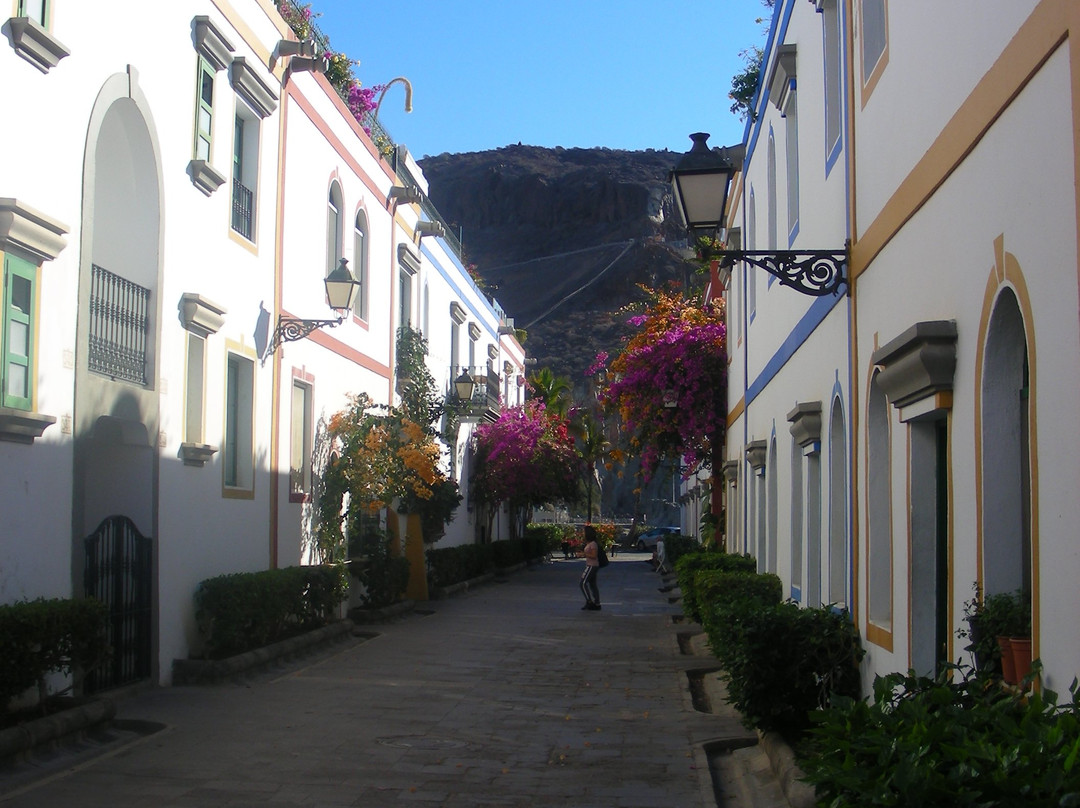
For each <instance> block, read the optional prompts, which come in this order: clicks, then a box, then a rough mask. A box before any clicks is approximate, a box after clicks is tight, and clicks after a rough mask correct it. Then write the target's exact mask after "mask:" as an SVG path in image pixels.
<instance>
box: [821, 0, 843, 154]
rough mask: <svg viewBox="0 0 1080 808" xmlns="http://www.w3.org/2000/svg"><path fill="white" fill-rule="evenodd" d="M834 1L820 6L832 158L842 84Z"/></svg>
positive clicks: (839, 124)
mask: <svg viewBox="0 0 1080 808" xmlns="http://www.w3.org/2000/svg"><path fill="white" fill-rule="evenodd" d="M839 5H840V4H839V3H838V2H837V0H824V2H822V4H821V25H822V34H823V38H824V43H823V44H824V50H825V152H826V154H827V155H832V154H833V152H834V150H835V149H836V146H837V144H838V143H839V142H840V134H841V131H842V125H843V117H842V111H843V107H844V103H843V96H842V95H841V92H842V84H841V81H840V79H841V74H840V71H841V70H842V65H843V62H842V61H841V58H840V43H841V41H842V40H841V37H840V9H839Z"/></svg>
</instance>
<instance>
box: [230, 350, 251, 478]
mask: <svg viewBox="0 0 1080 808" xmlns="http://www.w3.org/2000/svg"><path fill="white" fill-rule="evenodd" d="M254 413H255V363H254V362H252V361H251V360H250V359H249V358H247V357H244V356H241V355H239V354H235V353H231V352H230V353H229V357H228V361H227V363H226V378H225V451H224V457H223V458H222V466H223V482H224V485H225V488H226V489H227V490H230V489H231V490H232V491H245V492H250V493H252V494H253V493H254V483H255V462H254V435H255V416H254Z"/></svg>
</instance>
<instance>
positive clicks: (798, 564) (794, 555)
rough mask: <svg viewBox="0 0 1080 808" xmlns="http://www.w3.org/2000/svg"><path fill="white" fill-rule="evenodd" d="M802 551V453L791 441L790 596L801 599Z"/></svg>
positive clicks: (795, 443)
mask: <svg viewBox="0 0 1080 808" xmlns="http://www.w3.org/2000/svg"><path fill="white" fill-rule="evenodd" d="M802 550H803V453H802V446H800V445H799V443H798V441H795V440H792V441H791V596H792V597H793V598H795V600H801V599H802V597H801V595H802V568H803V563H802V554H803V552H802Z"/></svg>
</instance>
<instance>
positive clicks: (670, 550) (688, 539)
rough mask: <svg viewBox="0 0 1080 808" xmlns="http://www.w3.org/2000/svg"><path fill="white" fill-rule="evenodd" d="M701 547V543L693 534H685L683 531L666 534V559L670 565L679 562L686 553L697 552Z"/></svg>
mask: <svg viewBox="0 0 1080 808" xmlns="http://www.w3.org/2000/svg"><path fill="white" fill-rule="evenodd" d="M700 548H701V545H700V544H698V540H697V539H695V538H694V537H693V536H684V535H683V534H682V533H670V534H668V535H666V536H664V559H665V560H666V561H667V564H668V566H669V567H670V566H671V565H672V564H677V563H678V562H679V559H680V558H682V557H683V556H685V555H692V554H696V553H697V552H698V550H699V549H700Z"/></svg>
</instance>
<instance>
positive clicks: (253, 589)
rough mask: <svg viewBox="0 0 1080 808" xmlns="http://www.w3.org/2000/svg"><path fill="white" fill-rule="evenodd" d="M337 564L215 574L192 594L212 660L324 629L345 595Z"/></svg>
mask: <svg viewBox="0 0 1080 808" xmlns="http://www.w3.org/2000/svg"><path fill="white" fill-rule="evenodd" d="M346 583H347V580H346V577H345V575H344V571H343V568H342V567H340V566H311V567H286V568H285V569H277V570H263V571H261V572H239V573H233V574H231V575H219V576H217V577H216V578H208V579H206V580H205V581H203V582H201V583H200V584H199V586H198V588H197V589H196V590H195V620H196V622H197V623H198V626H199V631H200V633H201V634H202V637H203V640H204V642H205V645H206V655H207V656H208V657H209V658H211V659H222V658H224V657H228V656H233V655H234V654H240V653H243V652H244V651H249V650H251V649H252V648H259V647H261V646H263V645H269V644H270V643H272V642H276V641H278V640H281V639H284V638H285V637H288V636H292V635H293V634H297V633H299V632H301V631H307V630H309V629H312V628H317V627H318V626H321V625H324V624H325V623H326V622H328V620H329V617H330V614H331V612H332V610H333V609H335V608H337V605H338V604H339V603H341V602H342V601H343V600H345V597H346V592H347V589H346Z"/></svg>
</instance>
